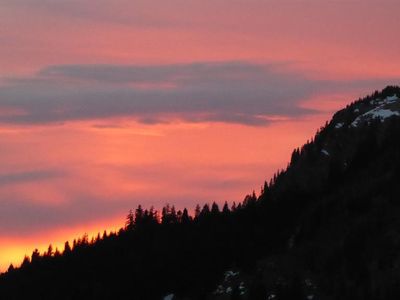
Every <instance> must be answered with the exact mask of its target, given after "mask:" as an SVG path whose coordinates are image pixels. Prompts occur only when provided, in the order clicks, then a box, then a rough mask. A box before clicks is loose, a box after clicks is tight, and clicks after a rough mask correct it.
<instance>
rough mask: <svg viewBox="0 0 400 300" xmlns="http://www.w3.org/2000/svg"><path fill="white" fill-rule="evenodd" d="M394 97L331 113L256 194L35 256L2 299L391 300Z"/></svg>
mask: <svg viewBox="0 0 400 300" xmlns="http://www.w3.org/2000/svg"><path fill="white" fill-rule="evenodd" d="M399 97H400V88H399V87H387V88H385V89H384V90H383V91H381V92H375V93H374V94H372V95H370V96H368V97H366V98H364V99H359V100H357V101H355V102H353V103H352V104H350V105H348V106H347V107H346V108H345V109H343V110H341V111H339V112H337V113H336V114H335V115H334V116H333V118H332V120H331V121H330V122H329V123H327V124H325V125H324V126H323V127H322V128H320V130H318V132H317V133H316V135H315V137H314V138H313V139H312V140H311V141H308V142H307V143H306V144H304V145H303V146H302V147H301V148H298V149H295V150H294V151H293V154H292V158H291V161H290V163H289V164H288V166H287V168H286V169H285V170H280V171H278V172H277V173H276V175H275V176H274V177H273V178H272V179H271V180H269V181H267V182H265V184H264V187H263V189H262V191H261V192H260V193H259V195H257V194H258V192H257V194H256V193H252V194H250V195H248V196H246V197H245V198H244V200H243V201H241V202H238V203H237V204H233V205H228V204H227V203H226V204H225V205H224V206H223V207H219V206H218V205H217V204H216V203H212V204H211V205H209V204H205V205H202V206H197V207H196V208H195V210H194V211H195V213H194V214H193V215H191V214H189V212H188V210H187V209H184V210H182V211H180V210H178V211H177V210H176V209H175V208H174V206H166V207H164V208H163V209H162V210H161V211H157V210H156V209H155V208H142V207H141V206H139V207H137V208H136V209H134V210H133V211H131V212H129V214H128V215H127V218H126V226H125V227H124V228H121V230H119V232H117V233H111V234H110V233H109V234H107V233H104V234H102V235H99V236H98V237H97V238H95V239H91V240H89V239H88V237H87V236H83V237H82V238H80V239H78V240H76V241H74V242H73V243H71V245H70V244H69V243H66V244H65V249H62V250H61V251H58V250H57V251H56V250H55V249H52V247H49V250H48V251H47V252H46V253H39V252H37V251H35V252H34V253H32V256H31V257H26V258H25V260H24V262H23V263H22V265H21V266H20V267H18V268H14V267H13V266H10V268H9V270H8V272H6V273H4V274H2V275H1V277H0V299H163V298H164V297H166V296H167V295H170V296H168V297H170V298H171V299H172V298H173V297H174V299H264V300H265V299H274V300H281V299H307V300H317V299H341V300H345V299H349V300H350V299H351V300H354V299H399V298H400V197H399V196H400V184H399V180H400V117H398V116H399V115H400V99H399ZM266 155H267V153H266ZM217 202H218V201H217ZM172 294H173V295H174V296H172Z"/></svg>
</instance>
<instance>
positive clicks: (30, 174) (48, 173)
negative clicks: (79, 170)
mask: <svg viewBox="0 0 400 300" xmlns="http://www.w3.org/2000/svg"><path fill="white" fill-rule="evenodd" d="M64 175H65V172H64V171H62V170H55V169H43V170H28V171H24V172H12V173H7V174H0V187H1V186H3V185H5V186H7V185H9V184H18V183H27V182H39V181H42V180H43V181H47V180H49V179H53V178H59V177H62V176H64Z"/></svg>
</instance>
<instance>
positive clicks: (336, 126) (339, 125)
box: [335, 123, 344, 129]
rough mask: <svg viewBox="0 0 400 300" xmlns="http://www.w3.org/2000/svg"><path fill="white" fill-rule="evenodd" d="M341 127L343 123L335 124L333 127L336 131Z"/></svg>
mask: <svg viewBox="0 0 400 300" xmlns="http://www.w3.org/2000/svg"><path fill="white" fill-rule="evenodd" d="M343 125H344V123H337V124H336V125H335V128H336V129H339V128H342V127H343Z"/></svg>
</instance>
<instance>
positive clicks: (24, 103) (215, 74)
mask: <svg viewBox="0 0 400 300" xmlns="http://www.w3.org/2000/svg"><path fill="white" fill-rule="evenodd" d="M399 12H400V1H398V0H362V1H352V0H348V1H339V0H337V1H334V0H327V1H321V0H297V1H295V0H276V1H275V0H212V1H211V0H209V1H205V0H190V1H188V0H168V1H161V0H113V1H110V0H96V1H89V0H0V165H1V167H0V270H3V271H4V269H5V268H7V267H8V265H9V263H11V262H13V263H16V264H19V263H20V262H21V260H22V258H23V256H24V255H25V254H28V255H30V253H31V252H32V250H33V249H34V248H36V247H38V248H39V249H41V250H43V249H44V248H47V246H48V244H49V243H52V244H53V245H57V246H60V245H62V244H63V242H64V241H65V240H67V239H72V238H74V237H78V236H81V235H82V234H83V233H85V232H87V233H89V234H94V233H97V232H98V231H103V230H104V229H107V230H115V229H117V228H119V227H121V226H123V224H124V218H125V215H126V214H127V212H128V210H129V209H130V208H134V207H136V206H137V205H138V204H139V203H141V204H143V205H144V206H145V207H150V206H151V205H154V206H155V207H156V208H157V209H160V208H161V207H162V205H164V204H166V203H171V204H175V205H176V206H177V207H178V208H183V207H184V206H186V207H188V208H190V209H193V207H194V206H195V205H196V204H197V203H200V204H203V203H205V202H212V201H217V202H218V203H223V202H224V201H229V202H232V201H236V202H238V201H241V200H242V199H243V198H244V196H245V195H246V193H250V192H252V191H253V190H255V191H256V192H259V190H260V188H261V185H262V184H263V182H264V180H267V179H269V178H270V177H271V175H272V174H273V173H274V172H275V171H276V170H278V169H279V168H284V167H285V166H286V164H287V162H288V160H289V158H290V154H291V152H292V150H293V148H294V147H297V146H301V145H302V144H303V143H304V142H305V141H306V140H307V139H309V138H311V137H312V136H313V134H314V133H315V131H316V130H317V129H318V128H319V127H320V126H322V125H323V124H324V123H325V121H327V120H329V118H330V117H331V115H332V113H333V112H334V111H336V110H337V109H339V108H341V107H343V106H345V105H346V104H347V103H349V102H351V101H353V100H356V99H357V98H359V97H360V96H365V95H366V94H369V93H371V92H373V91H374V90H376V89H382V88H383V87H385V86H386V85H389V84H392V85H393V84H397V85H398V84H400V39H399V28H400V17H399Z"/></svg>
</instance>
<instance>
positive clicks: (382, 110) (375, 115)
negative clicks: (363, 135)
mask: <svg viewBox="0 0 400 300" xmlns="http://www.w3.org/2000/svg"><path fill="white" fill-rule="evenodd" d="M398 100H399V97H397V96H396V95H394V96H389V97H386V98H385V99H383V100H381V99H376V100H372V101H370V103H371V104H378V105H379V106H378V107H376V108H374V109H371V110H370V111H367V112H366V113H364V114H362V115H360V116H358V117H357V118H356V119H355V120H354V121H353V122H352V123H351V125H350V126H352V127H357V126H358V125H360V123H361V122H362V121H363V120H371V119H379V120H381V122H383V121H385V119H387V118H390V117H392V116H400V113H399V112H398V111H393V110H391V109H388V108H387V107H386V106H387V105H389V104H393V103H395V102H397V101H398Z"/></svg>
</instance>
